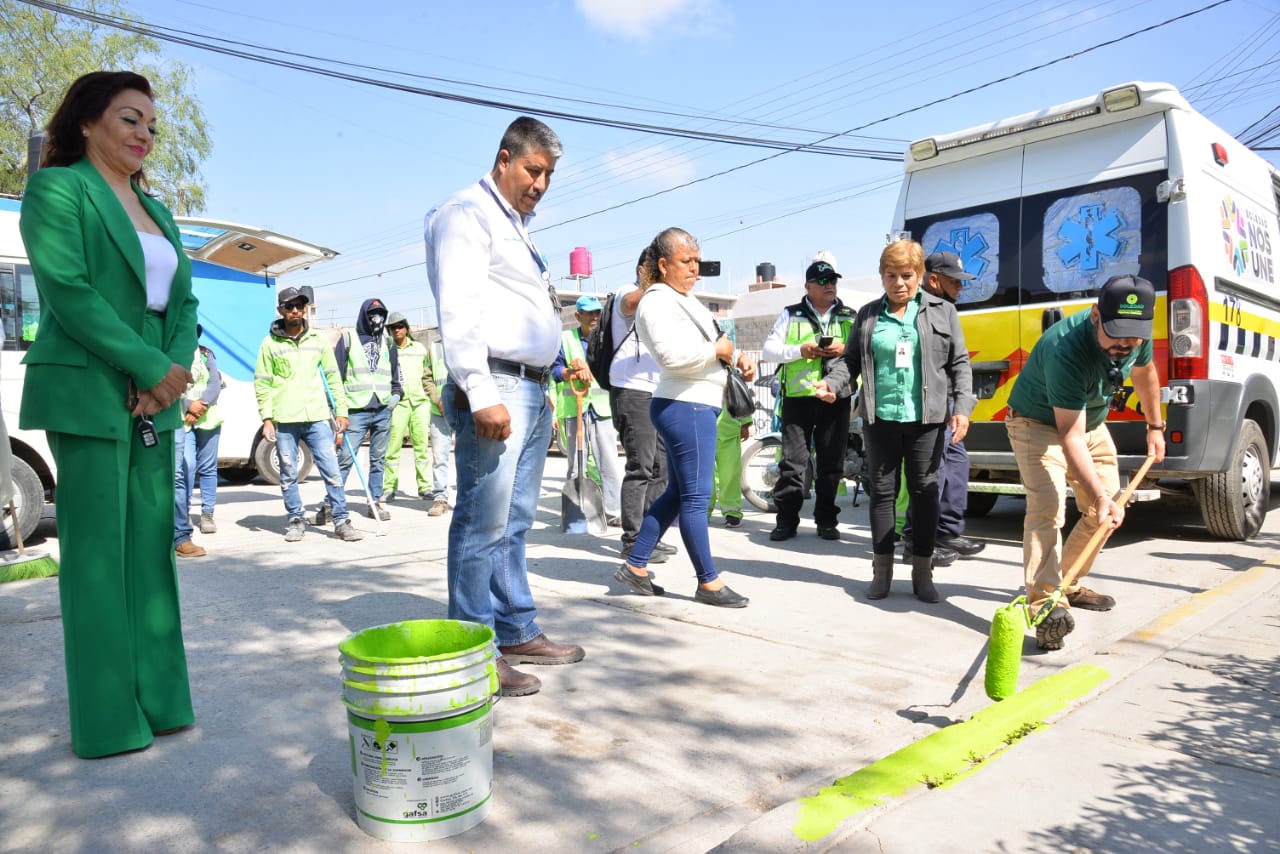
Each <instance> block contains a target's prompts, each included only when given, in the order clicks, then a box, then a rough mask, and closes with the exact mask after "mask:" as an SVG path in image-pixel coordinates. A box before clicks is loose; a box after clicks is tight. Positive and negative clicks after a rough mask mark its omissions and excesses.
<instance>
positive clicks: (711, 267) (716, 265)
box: [698, 261, 720, 276]
mask: <svg viewBox="0 0 1280 854" xmlns="http://www.w3.org/2000/svg"><path fill="white" fill-rule="evenodd" d="M698 275H699V276H718V275H720V262H719V261H699V262H698Z"/></svg>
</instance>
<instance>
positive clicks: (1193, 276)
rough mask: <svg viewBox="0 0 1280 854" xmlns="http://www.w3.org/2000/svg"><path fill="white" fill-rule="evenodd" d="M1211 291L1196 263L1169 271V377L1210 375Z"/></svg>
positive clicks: (1182, 378) (1179, 378)
mask: <svg viewBox="0 0 1280 854" xmlns="http://www.w3.org/2000/svg"><path fill="white" fill-rule="evenodd" d="M1208 340H1209V294H1208V292H1207V291H1206V290H1205V287H1204V280H1203V279H1201V278H1200V271H1199V270H1197V269H1196V268H1195V267H1192V266H1187V267H1179V268H1178V269H1176V270H1170V271H1169V360H1170V365H1169V379H1173V380H1203V379H1208V378H1209V352H1208V349H1207V347H1206V344H1207V342H1208Z"/></svg>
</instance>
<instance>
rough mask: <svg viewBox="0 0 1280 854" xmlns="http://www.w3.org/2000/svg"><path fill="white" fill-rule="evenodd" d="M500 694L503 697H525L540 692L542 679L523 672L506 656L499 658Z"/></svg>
mask: <svg viewBox="0 0 1280 854" xmlns="http://www.w3.org/2000/svg"><path fill="white" fill-rule="evenodd" d="M498 684H499V686H500V687H499V688H498V695H499V696H502V697H524V696H527V695H529V694H536V693H538V689H539V688H541V687H542V680H541V679H539V678H538V677H537V676H534V675H532V674H529V673H521V672H520V671H519V670H516V669H515V668H514V667H512V666H511V665H510V664H508V663H507V660H506V659H505V658H499V659H498Z"/></svg>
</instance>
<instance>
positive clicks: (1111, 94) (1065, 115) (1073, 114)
mask: <svg viewBox="0 0 1280 854" xmlns="http://www.w3.org/2000/svg"><path fill="white" fill-rule="evenodd" d="M1099 100H1100V101H1101V103H1094V104H1090V105H1089V106H1087V107H1078V108H1076V109H1073V110H1065V111H1063V112H1061V113H1050V114H1049V115H1046V116H1039V117H1037V118H1034V119H1029V120H1028V121H1025V122H1020V123H1018V124H1012V125H1005V126H1004V127H994V128H991V129H989V130H984V131H981V132H980V133H975V134H970V135H969V136H962V137H958V138H956V139H950V140H946V141H944V142H941V143H939V142H938V140H937V139H936V138H934V137H928V138H926V139H921V140H917V141H916V142H913V143H911V149H910V151H911V158H912V159H913V160H915V161H917V162H918V161H921V160H931V159H933V158H934V157H937V156H938V154H940V153H941V152H943V151H949V150H951V149H953V148H963V147H964V146H966V145H973V144H974V143H977V142H986V141H988V140H992V139H999V138H1001V137H1005V136H1010V135H1012V134H1016V133H1026V132H1027V131H1029V130H1035V129H1037V128H1042V127H1048V126H1050V125H1056V124H1061V123H1063V122H1072V121H1075V120H1077V119H1083V118H1088V117H1089V116H1096V115H1098V114H1100V113H1101V112H1103V111H1104V110H1105V111H1106V112H1108V113H1116V112H1120V111H1121V110H1131V109H1133V108H1134V107H1136V106H1138V105H1139V104H1140V103H1142V95H1141V93H1140V92H1139V91H1138V87H1137V86H1121V87H1120V88H1118V89H1110V90H1108V91H1106V92H1103V93H1102V97H1101V98H1100V99H1099Z"/></svg>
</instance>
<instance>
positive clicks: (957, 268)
mask: <svg viewBox="0 0 1280 854" xmlns="http://www.w3.org/2000/svg"><path fill="white" fill-rule="evenodd" d="M924 269H925V272H926V273H937V274H938V275H939V276H946V277H947V278H949V279H956V280H957V281H961V282H967V281H969V280H970V279H976V278H978V277H977V276H975V275H974V274H973V273H966V272H965V271H964V262H962V261H961V260H960V256H959V255H957V254H956V253H954V252H935V253H933V254H932V255H930V256H929V257H928V258H926V259H924Z"/></svg>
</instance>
